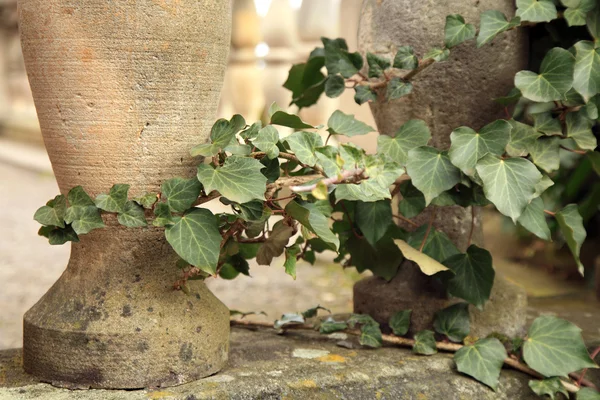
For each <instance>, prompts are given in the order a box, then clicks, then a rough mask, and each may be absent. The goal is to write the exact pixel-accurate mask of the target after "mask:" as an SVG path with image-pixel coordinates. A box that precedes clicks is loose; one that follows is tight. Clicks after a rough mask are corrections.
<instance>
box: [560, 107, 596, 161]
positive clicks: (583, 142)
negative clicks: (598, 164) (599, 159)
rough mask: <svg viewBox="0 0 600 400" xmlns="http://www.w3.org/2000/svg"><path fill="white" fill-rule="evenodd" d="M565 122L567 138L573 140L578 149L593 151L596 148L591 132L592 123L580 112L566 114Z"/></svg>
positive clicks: (594, 138)
mask: <svg viewBox="0 0 600 400" xmlns="http://www.w3.org/2000/svg"><path fill="white" fill-rule="evenodd" d="M566 122H567V136H568V137H570V138H571V139H573V140H574V141H575V143H577V146H578V147H579V148H581V149H584V150H592V151H593V150H594V149H595V148H596V146H598V141H597V140H596V137H595V136H594V133H593V132H592V125H593V122H592V121H591V120H589V119H588V118H587V117H586V116H585V115H584V114H583V113H582V112H581V111H578V112H572V113H568V114H567V121H566Z"/></svg>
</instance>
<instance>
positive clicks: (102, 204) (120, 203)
mask: <svg viewBox="0 0 600 400" xmlns="http://www.w3.org/2000/svg"><path fill="white" fill-rule="evenodd" d="M128 192H129V185H123V184H116V185H113V187H112V188H110V191H109V192H108V194H99V195H98V196H96V201H95V204H96V207H98V208H99V209H101V210H104V211H106V212H111V213H118V212H122V211H123V209H124V208H125V203H127V193H128Z"/></svg>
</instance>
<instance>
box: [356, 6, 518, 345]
mask: <svg viewBox="0 0 600 400" xmlns="http://www.w3.org/2000/svg"><path fill="white" fill-rule="evenodd" d="M489 9H497V10H500V11H502V12H504V13H505V14H507V15H513V14H514V11H515V7H514V2H513V1H512V0H504V1H500V2H499V1H497V0H468V1H464V0H450V1H446V2H444V3H443V4H440V2H437V1H421V2H416V1H411V0H364V2H363V8H362V17H361V24H360V26H359V34H358V40H359V46H360V48H361V50H362V51H363V52H367V51H368V52H371V53H375V54H379V55H382V56H384V57H387V58H393V56H394V54H395V52H396V49H397V48H398V47H399V46H402V45H410V46H413V47H414V49H415V51H416V53H417V54H418V55H420V56H422V55H423V54H425V52H426V51H427V50H429V49H430V48H431V47H434V46H441V45H442V44H443V37H444V35H443V31H444V25H445V18H446V15H448V14H455V13H458V14H461V15H462V16H463V17H464V18H465V19H466V20H467V21H468V22H472V23H477V22H478V21H479V15H480V14H481V13H482V12H483V11H486V10H489ZM526 63H527V40H526V36H525V35H524V34H523V33H522V32H521V31H513V32H508V33H506V34H504V35H500V37H498V38H497V39H496V40H495V41H494V43H493V44H492V45H488V46H487V47H485V48H483V49H479V50H477V49H476V48H475V43H474V42H473V41H470V42H467V43H465V44H462V45H460V46H458V47H456V48H454V49H452V52H451V56H450V60H449V61H448V62H446V63H441V64H435V65H433V66H432V67H430V68H429V69H428V70H425V71H424V72H422V73H420V74H419V75H417V76H416V78H415V79H414V80H413V83H414V87H415V88H414V91H413V93H412V94H411V95H409V96H407V97H405V98H402V99H398V100H394V101H391V102H383V101H379V102H377V103H371V104H370V106H371V111H372V112H373V116H374V117H375V121H376V123H377V127H378V129H379V132H380V133H382V134H385V135H393V134H394V133H395V132H396V131H397V130H398V128H399V127H400V126H401V125H402V124H403V123H404V122H406V121H407V120H409V119H413V118H418V119H423V120H425V122H427V124H428V125H429V127H430V128H431V131H432V136H433V140H432V145H434V146H436V147H438V148H441V149H447V148H448V147H449V146H450V133H451V132H452V130H453V129H455V128H457V127H459V126H462V125H467V126H470V127H472V128H474V129H479V128H481V127H482V126H484V125H485V124H486V123H489V122H491V121H493V120H494V119H496V118H501V117H502V109H501V108H500V107H498V105H496V104H495V103H494V102H493V98H495V97H500V96H503V95H505V94H506V93H508V91H509V90H510V89H511V88H512V87H513V77H514V74H515V73H516V72H517V71H519V70H521V69H523V68H525V66H526ZM432 212H433V210H432V209H431V208H429V209H426V210H425V211H424V212H423V213H421V215H419V216H417V217H416V218H415V219H414V222H416V223H417V224H418V225H422V224H425V223H427V222H428V221H429V220H430V219H431V216H432ZM473 218H474V220H473ZM472 225H473V226H474V230H473V234H472V243H473V244H477V245H480V246H481V245H482V244H483V233H482V229H481V212H480V210H477V209H475V210H474V211H472V210H471V209H464V208H462V207H440V208H438V209H437V212H436V215H435V219H434V226H435V227H436V228H437V229H439V230H441V231H443V232H445V233H446V234H447V235H448V236H449V237H450V239H451V240H452V241H453V242H454V243H455V244H456V245H457V247H458V248H459V249H460V250H461V251H465V250H466V248H467V247H468V244H469V237H470V232H471V229H472V228H471V227H472ZM401 226H402V227H403V228H405V229H408V230H410V229H413V230H414V228H412V227H411V226H410V225H408V224H401ZM401 268H402V269H407V270H408V271H406V272H404V273H401V274H400V275H399V276H397V277H396V278H395V279H394V280H393V281H392V282H391V283H387V282H386V281H385V280H382V279H375V278H370V280H369V281H368V282H359V283H358V284H357V286H356V288H355V290H354V304H355V311H357V312H369V313H370V314H371V315H372V316H373V317H375V318H376V319H377V320H379V321H381V322H385V321H387V319H388V318H389V314H390V313H391V312H394V311H397V310H401V309H413V310H415V309H418V310H422V311H423V313H422V314H421V318H420V321H418V324H417V326H419V327H420V328H426V327H430V323H431V320H432V318H433V314H434V313H435V311H436V310H437V309H439V307H440V306H442V305H446V304H449V303H450V302H452V300H444V298H445V295H444V291H443V289H442V288H439V287H437V286H435V284H434V283H432V282H430V280H431V279H423V278H421V277H419V276H418V275H419V274H418V273H414V270H415V267H414V264H412V263H411V262H408V261H406V262H405V263H404V264H403V265H402V267H401ZM402 277H404V278H402ZM402 279H406V280H407V281H406V282H402ZM497 282H501V278H500V279H497ZM498 285H501V286H502V288H504V290H506V292H502V293H501V290H500V289H499V288H495V289H494V291H493V294H492V301H491V302H490V304H488V305H487V306H486V317H482V316H481V315H480V314H479V313H475V314H476V315H478V317H476V318H475V319H474V321H473V322H474V324H475V325H478V326H479V328H478V331H479V332H480V333H483V332H488V331H489V330H497V329H496V328H502V329H500V330H502V331H504V332H505V333H507V334H514V333H517V332H520V331H522V329H523V326H524V325H523V324H524V322H525V308H526V296H525V292H524V291H523V290H521V289H519V288H518V287H516V286H514V285H512V284H510V283H508V282H506V281H502V282H501V283H498ZM384 292H385V293H386V295H383V293H384ZM424 293H427V294H426V295H425V294H424ZM388 296H391V297H388ZM389 298H394V299H395V300H394V301H396V302H397V303H395V304H394V303H391V304H385V303H389ZM492 302H493V303H494V304H491V303H492ZM506 322H510V323H509V324H505V323H506ZM488 324H489V325H488Z"/></svg>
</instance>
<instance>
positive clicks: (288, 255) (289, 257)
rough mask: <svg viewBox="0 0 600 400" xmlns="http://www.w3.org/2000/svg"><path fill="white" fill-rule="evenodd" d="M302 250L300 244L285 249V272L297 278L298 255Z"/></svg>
mask: <svg viewBox="0 0 600 400" xmlns="http://www.w3.org/2000/svg"><path fill="white" fill-rule="evenodd" d="M300 252H301V250H300V247H298V246H291V247H288V248H286V249H285V262H284V263H283V267H284V268H285V273H286V274H288V275H289V276H291V277H292V278H294V280H296V260H297V259H296V256H297V255H298V254H300Z"/></svg>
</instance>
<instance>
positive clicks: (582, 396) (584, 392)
mask: <svg viewBox="0 0 600 400" xmlns="http://www.w3.org/2000/svg"><path fill="white" fill-rule="evenodd" d="M577 400H600V393H599V392H597V391H595V390H594V389H591V388H581V389H579V392H577Z"/></svg>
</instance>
